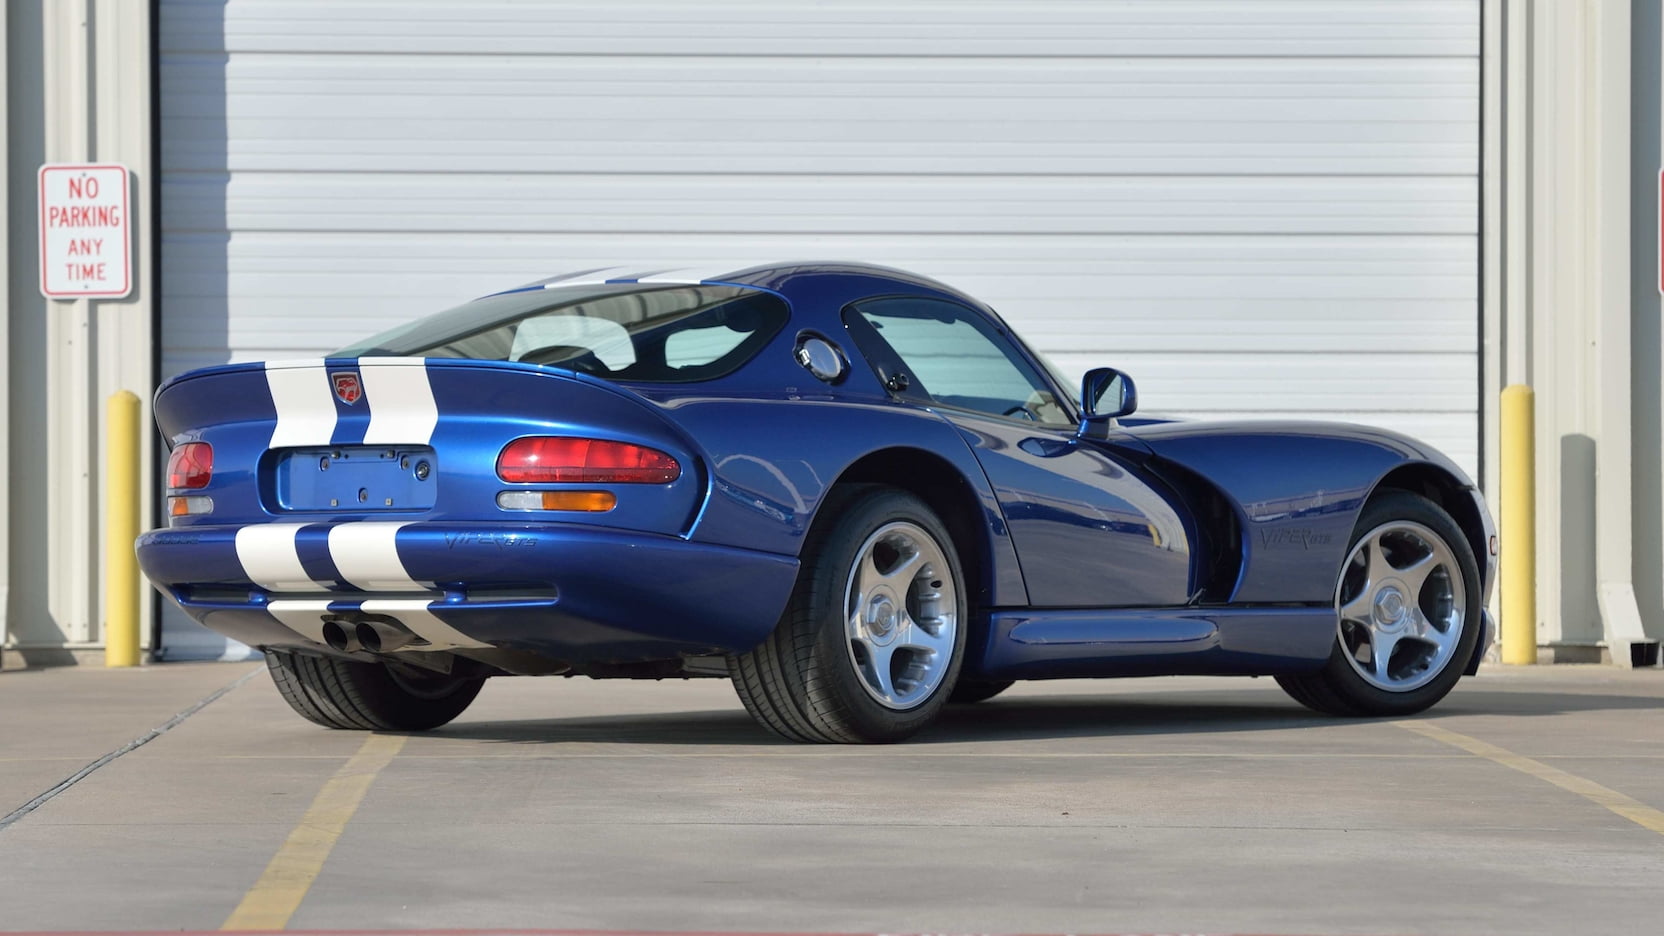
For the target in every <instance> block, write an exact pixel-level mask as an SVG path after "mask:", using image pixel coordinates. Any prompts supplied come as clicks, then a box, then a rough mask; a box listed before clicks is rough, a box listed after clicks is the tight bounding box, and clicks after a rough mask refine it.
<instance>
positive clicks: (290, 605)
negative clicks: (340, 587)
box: [266, 598, 329, 643]
mask: <svg viewBox="0 0 1664 936" xmlns="http://www.w3.org/2000/svg"><path fill="white" fill-rule="evenodd" d="M266 611H267V613H269V614H271V616H272V617H274V618H277V622H278V623H279V624H282V625H283V626H284V627H287V628H289V629H290V630H292V631H294V632H295V633H297V634H299V635H301V636H302V637H305V638H306V639H307V640H311V641H315V642H317V643H328V641H326V640H324V615H326V614H328V613H329V599H328V598H283V599H278V600H276V601H268V602H266Z"/></svg>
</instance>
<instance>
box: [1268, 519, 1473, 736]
mask: <svg viewBox="0 0 1664 936" xmlns="http://www.w3.org/2000/svg"><path fill="white" fill-rule="evenodd" d="M1335 613H1336V617H1337V622H1336V634H1335V645H1334V649H1333V651H1332V652H1331V654H1330V657H1329V661H1328V663H1327V664H1325V665H1324V667H1323V669H1321V670H1319V671H1317V672H1315V673H1302V674H1298V675H1292V676H1279V677H1277V682H1278V684H1279V685H1281V686H1282V687H1283V689H1284V690H1285V691H1287V692H1288V694H1289V695H1291V696H1293V697H1294V699H1295V701H1297V702H1299V703H1301V704H1302V705H1305V706H1306V707H1308V708H1311V709H1315V710H1317V711H1320V712H1326V713H1329V714H1332V715H1374V716H1398V715H1410V714H1414V713H1416V712H1419V711H1422V710H1423V709H1426V708H1428V707H1430V706H1432V705H1433V704H1434V703H1436V702H1438V701H1439V700H1440V699H1442V698H1444V696H1445V694H1446V693H1448V692H1450V690H1451V688H1452V687H1454V686H1455V685H1456V681H1457V680H1458V679H1460V678H1461V677H1462V670H1463V669H1464V668H1465V664H1466V663H1467V661H1468V660H1469V659H1470V658H1471V657H1472V656H1473V649H1474V644H1475V642H1476V641H1478V639H1479V631H1480V629H1481V623H1480V620H1481V614H1482V612H1481V610H1480V599H1479V564H1478V562H1477V561H1476V560H1475V559H1474V557H1473V551H1472V549H1471V548H1469V546H1468V542H1467V538H1466V537H1465V536H1463V535H1462V530H1461V528H1460V527H1458V526H1457V525H1456V521H1454V520H1452V519H1451V518H1450V515H1449V514H1447V513H1445V512H1444V510H1443V509H1441V508H1440V507H1439V506H1438V505H1436V504H1434V503H1433V502H1432V501H1429V500H1427V499H1426V498H1423V497H1418V496H1416V495H1414V494H1411V493H1409V492H1406V491H1387V492H1385V493H1383V494H1381V495H1378V496H1377V497H1375V498H1373V499H1371V500H1370V502H1369V503H1368V504H1367V505H1365V507H1364V510H1363V513H1362V515H1361V516H1360V517H1359V520H1358V525H1357V529H1356V531H1355V532H1354V533H1353V536H1352V542H1351V548H1350V549H1349V551H1348V552H1347V556H1346V561H1345V562H1344V563H1342V564H1341V571H1340V576H1339V579H1338V581H1337V582H1336V583H1335Z"/></svg>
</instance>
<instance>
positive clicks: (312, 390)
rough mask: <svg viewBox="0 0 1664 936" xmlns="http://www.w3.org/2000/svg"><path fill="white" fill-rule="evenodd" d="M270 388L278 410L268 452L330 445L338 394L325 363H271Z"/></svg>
mask: <svg viewBox="0 0 1664 936" xmlns="http://www.w3.org/2000/svg"><path fill="white" fill-rule="evenodd" d="M266 387H267V389H269V390H270V391H271V394H272V405H273V406H274V407H276V409H277V426H276V427H275V428H273V429H272V439H271V441H270V442H269V443H267V447H268V448H274V449H275V448H287V447H290V446H296V445H328V444H329V438H330V436H332V435H334V434H335V390H334V389H333V388H331V387H330V385H329V374H328V373H326V372H325V370H324V363H323V361H267V362H266Z"/></svg>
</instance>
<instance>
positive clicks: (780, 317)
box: [332, 283, 791, 383]
mask: <svg viewBox="0 0 1664 936" xmlns="http://www.w3.org/2000/svg"><path fill="white" fill-rule="evenodd" d="M790 315H791V312H790V310H789V309H788V308H787V307H786V303H785V300H783V299H781V298H780V297H779V296H776V295H774V294H772V293H766V292H761V291H759V290H755V289H746V288H744V287H740V286H647V285H641V284H636V283H620V284H617V285H599V286H568V287H564V288H558V289H532V290H527V291H524V292H513V293H504V294H502V295H498V296H487V297H485V298H484V299H476V300H474V301H473V302H470V303H467V304H465V305H460V306H457V307H456V308H454V309H450V310H448V311H445V312H440V313H438V314H437V315H430V316H428V317H427V318H424V319H420V320H418V321H415V322H412V323H410V324H408V325H403V326H400V327H398V328H395V329H393V330H392V331H387V332H383V333H382V334H379V335H376V336H375V337H373V338H368V339H366V340H364V341H361V342H359V343H358V344H355V345H351V346H349V347H346V348H342V349H341V350H339V351H337V352H335V354H334V355H332V356H333V357H368V356H376V355H397V356H401V357H442V358H468V359H471V360H477V361H522V362H525V363H528V364H547V365H551V366H554V367H564V368H568V369H571V370H576V371H582V372H584V373H586V374H594V375H596V376H598V377H604V378H606V379H608V380H617V381H622V382H631V383H689V382H693V381H699V380H712V379H714V378H717V377H721V376H723V375H725V374H729V373H732V372H733V371H734V370H736V369H737V368H739V366H740V365H742V364H744V363H745V362H746V361H748V360H750V359H751V358H752V356H753V355H755V354H756V353H757V352H758V351H760V350H761V349H762V347H763V345H765V344H768V342H769V339H771V338H773V337H774V336H775V334H776V333H778V332H779V331H780V329H781V328H782V327H783V326H784V325H785V324H786V319H787V318H789V317H790Z"/></svg>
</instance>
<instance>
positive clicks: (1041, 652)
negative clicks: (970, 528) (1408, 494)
mask: <svg viewBox="0 0 1664 936" xmlns="http://www.w3.org/2000/svg"><path fill="white" fill-rule="evenodd" d="M1335 624H1336V618H1335V612H1334V609H1332V608H1166V609H1147V610H1118V609H1099V610H1091V611H1085V610H1043V609H1026V610H1020V611H1017V610H1013V611H997V612H995V613H994V614H993V615H992V617H991V621H990V626H989V632H990V634H991V635H992V639H991V640H990V641H989V643H988V646H987V648H986V650H985V652H984V654H983V656H982V657H981V659H980V661H978V662H976V663H974V664H973V665H974V669H975V671H976V672H978V673H980V674H982V675H985V676H987V677H989V678H993V679H1055V678H1067V677H1087V676H1146V675H1153V674H1181V673H1202V674H1207V673H1221V674H1224V673H1238V674H1250V675H1254V674H1272V673H1290V672H1300V671H1303V670H1314V669H1317V668H1319V667H1321V666H1322V665H1323V663H1324V661H1325V660H1327V659H1328V658H1329V651H1330V648H1331V647H1332V646H1333V645H1334V640H1335Z"/></svg>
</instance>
